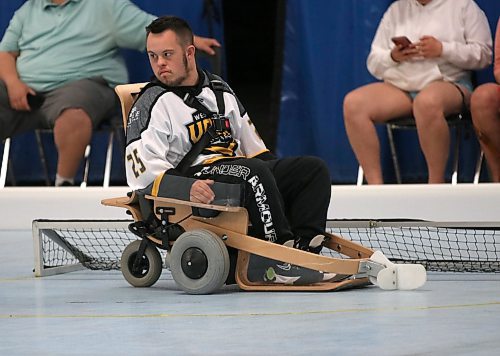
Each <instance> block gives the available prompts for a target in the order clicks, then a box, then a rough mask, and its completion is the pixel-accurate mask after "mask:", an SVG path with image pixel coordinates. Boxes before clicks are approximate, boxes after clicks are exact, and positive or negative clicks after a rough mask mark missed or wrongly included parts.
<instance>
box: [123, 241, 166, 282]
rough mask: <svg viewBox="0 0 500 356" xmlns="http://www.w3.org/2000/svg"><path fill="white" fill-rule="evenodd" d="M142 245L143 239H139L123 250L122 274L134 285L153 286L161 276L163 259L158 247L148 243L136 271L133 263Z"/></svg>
mask: <svg viewBox="0 0 500 356" xmlns="http://www.w3.org/2000/svg"><path fill="white" fill-rule="evenodd" d="M140 246H141V241H140V240H137V241H134V242H132V243H130V244H129V245H128V246H127V247H126V248H125V250H123V254H122V258H121V262H120V263H121V270H122V274H123V277H125V280H126V281H127V282H128V283H130V284H131V285H132V286H134V287H151V286H152V285H153V284H155V283H156V281H157V280H158V279H159V278H160V275H161V271H162V259H161V256H160V252H158V250H157V249H156V247H154V246H153V245H152V244H148V245H147V246H146V250H145V251H144V257H143V258H142V260H141V263H140V266H139V268H138V270H137V271H134V270H133V265H134V262H135V259H136V256H137V252H138V251H139V247H140Z"/></svg>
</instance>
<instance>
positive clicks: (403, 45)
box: [391, 36, 412, 49]
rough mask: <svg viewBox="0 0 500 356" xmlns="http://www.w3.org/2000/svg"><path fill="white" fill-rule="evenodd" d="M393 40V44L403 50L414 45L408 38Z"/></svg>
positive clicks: (400, 37) (395, 38) (394, 38)
mask: <svg viewBox="0 0 500 356" xmlns="http://www.w3.org/2000/svg"><path fill="white" fill-rule="evenodd" d="M391 40H392V42H394V44H395V45H397V46H401V49H404V48H406V47H408V46H410V45H411V44H412V43H411V41H410V40H409V39H408V37H406V36H398V37H393V38H391Z"/></svg>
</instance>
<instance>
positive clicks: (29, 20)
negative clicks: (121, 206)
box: [0, 0, 219, 185]
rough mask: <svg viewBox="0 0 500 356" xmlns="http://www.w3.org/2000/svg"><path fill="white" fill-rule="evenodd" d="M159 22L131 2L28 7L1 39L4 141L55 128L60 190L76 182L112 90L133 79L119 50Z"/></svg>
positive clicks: (66, 1)
mask: <svg viewBox="0 0 500 356" xmlns="http://www.w3.org/2000/svg"><path fill="white" fill-rule="evenodd" d="M154 18H156V16H153V15H151V14H148V13H146V12H144V11H141V10H140V9H139V8H137V7H136V6H135V5H134V4H133V3H131V2H130V1H129V0H109V1H81V0H40V1H27V2H25V3H24V5H22V6H21V7H20V8H19V9H18V10H17V11H16V13H15V14H14V17H13V18H12V20H11V22H10V24H9V27H8V28H7V30H6V32H5V34H4V37H3V39H2V41H1V42H0V140H3V139H5V138H7V137H11V136H13V135H16V134H19V133H22V132H23V131H27V130H32V129H39V128H53V129H54V141H55V144H56V147H57V151H58V155H59V157H58V164H57V176H56V185H73V183H74V176H75V174H76V172H77V170H78V167H79V165H80V161H81V159H82V157H83V155H84V152H85V147H86V146H87V145H88V143H89V142H90V139H91V136H92V129H93V128H95V127H96V126H98V125H99V123H100V122H101V121H102V120H103V119H105V118H108V117H109V116H110V114H111V113H113V112H114V110H115V107H116V96H115V93H114V91H113V89H112V88H113V87H114V86H115V85H116V84H120V83H126V82H127V81H128V78H127V70H126V67H125V62H124V60H123V58H122V57H121V55H120V53H119V48H120V47H121V48H132V49H137V50H143V49H144V33H143V31H144V27H145V26H146V25H148V24H149V23H150V22H151V21H152V20H153V19H154ZM196 43H197V45H199V46H200V47H201V48H203V50H205V51H208V52H212V53H213V51H212V49H211V48H210V46H211V45H212V46H213V45H215V46H218V45H219V44H218V42H217V41H215V40H213V39H207V38H199V37H198V38H196Z"/></svg>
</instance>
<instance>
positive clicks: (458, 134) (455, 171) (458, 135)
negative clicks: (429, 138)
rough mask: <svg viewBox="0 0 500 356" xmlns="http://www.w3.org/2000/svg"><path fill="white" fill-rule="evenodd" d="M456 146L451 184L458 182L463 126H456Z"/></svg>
mask: <svg viewBox="0 0 500 356" xmlns="http://www.w3.org/2000/svg"><path fill="white" fill-rule="evenodd" d="M455 132H456V134H455V146H454V149H453V173H452V174H451V184H452V185H456V184H457V183H458V161H459V158H460V157H459V155H460V138H461V137H462V126H461V125H457V126H456V127H455Z"/></svg>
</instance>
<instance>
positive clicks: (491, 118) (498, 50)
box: [471, 18, 500, 183]
mask: <svg viewBox="0 0 500 356" xmlns="http://www.w3.org/2000/svg"><path fill="white" fill-rule="evenodd" d="M493 74H494V76H495V80H496V83H487V84H483V85H481V86H479V87H478V88H477V89H476V90H474V92H473V93H472V98H471V113H472V122H473V123H474V128H475V130H476V133H477V137H478V139H479V142H480V144H481V149H482V150H483V152H484V155H485V156H486V162H487V163H488V168H489V171H490V179H491V181H492V182H497V183H498V182H500V85H499V83H500V18H499V20H498V24H497V31H496V35H495V63H494V66H493Z"/></svg>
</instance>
